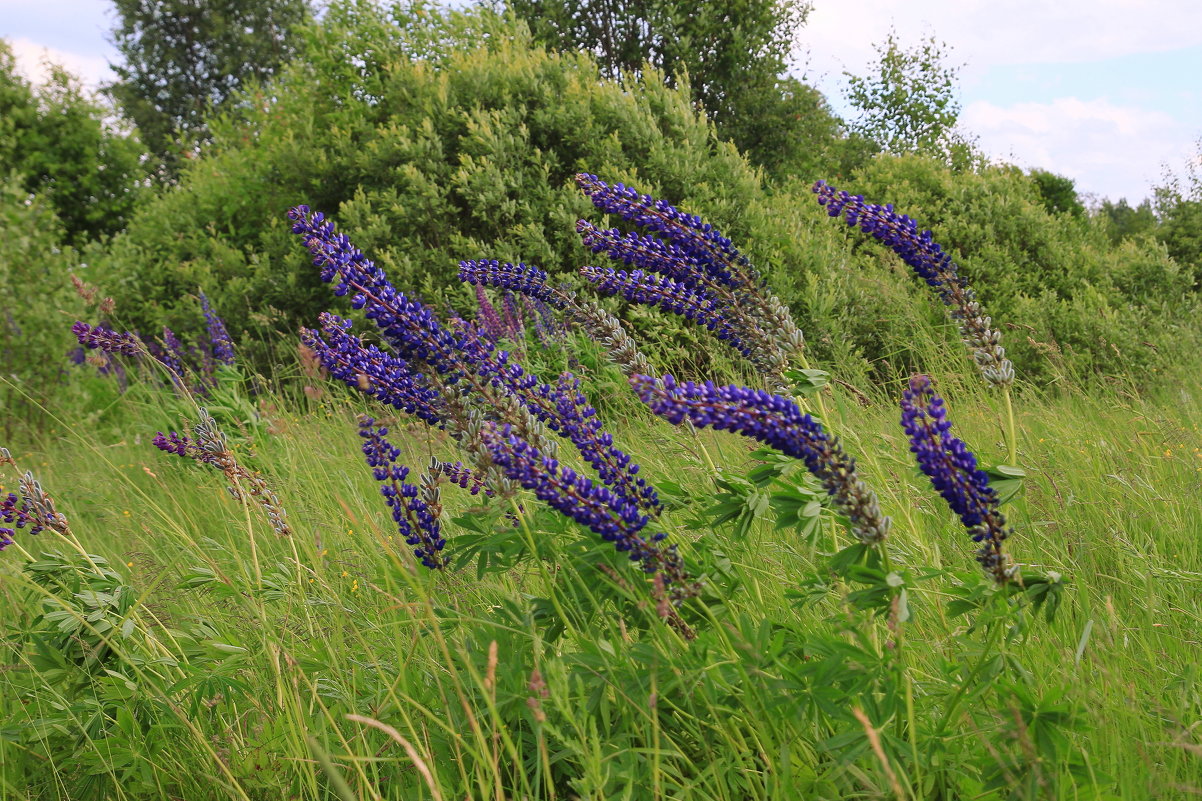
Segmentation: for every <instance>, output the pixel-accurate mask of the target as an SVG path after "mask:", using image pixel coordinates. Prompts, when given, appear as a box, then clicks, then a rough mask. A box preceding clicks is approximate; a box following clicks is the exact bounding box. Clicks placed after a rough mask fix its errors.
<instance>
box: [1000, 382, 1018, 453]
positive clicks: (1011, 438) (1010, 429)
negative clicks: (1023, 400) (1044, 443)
mask: <svg viewBox="0 0 1202 801" xmlns="http://www.w3.org/2000/svg"><path fill="white" fill-rule="evenodd" d="M1002 397H1003V398H1005V399H1006V426H1007V429H1006V444H1007V445H1008V446H1009V448H1010V461H1009V462H1008V464H1010V465H1012V466H1014V467H1018V434H1017V433H1016V431H1015V426H1014V404H1013V403H1012V402H1011V401H1010V387H1006V389H1005V390H1003V393H1002Z"/></svg>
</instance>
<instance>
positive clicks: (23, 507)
mask: <svg viewBox="0 0 1202 801" xmlns="http://www.w3.org/2000/svg"><path fill="white" fill-rule="evenodd" d="M0 521H3V522H5V523H8V524H10V525H11V528H10V527H8V526H3V527H0V551H3V550H4V549H5V548H7V547H8V546H10V545H12V544H13V542H14V540H13V537H14V536H16V533H17V532H16V529H21V528H25V527H26V526H28V527H29V533H30V534H40V533H41V532H42V529H43V528H44V526H40V525H38V521H37V520H36V518H34V517H33V515H32V512H31V509H30V506H29V503H28V501H24V500H22V499H21V498H19V497H18V496H17V494H16V493H13V492H10V493H8V495H6V496H5V497H4V500H2V501H0Z"/></svg>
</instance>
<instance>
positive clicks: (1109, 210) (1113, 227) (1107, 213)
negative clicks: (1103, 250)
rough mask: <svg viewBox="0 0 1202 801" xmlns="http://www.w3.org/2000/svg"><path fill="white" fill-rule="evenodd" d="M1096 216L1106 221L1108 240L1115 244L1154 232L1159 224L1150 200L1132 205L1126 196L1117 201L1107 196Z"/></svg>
mask: <svg viewBox="0 0 1202 801" xmlns="http://www.w3.org/2000/svg"><path fill="white" fill-rule="evenodd" d="M1097 216H1099V217H1101V218H1102V219H1104V220H1106V221H1107V223H1108V226H1109V227H1108V232H1109V234H1110V241H1111V242H1113V243H1114V244H1116V245H1117V244H1118V243H1119V242H1122V241H1123V240H1124V239H1135V238H1139V237H1141V236H1145V235H1148V234H1153V233H1156V232H1157V226H1158V224H1159V223H1158V220H1157V219H1156V213H1155V212H1154V211H1152V201H1150V200H1145V201H1143V202H1142V203H1140V204H1139V205H1138V206H1135V207H1132V206H1131V205H1130V204H1128V203H1127V199H1126V198H1119V200H1118V202H1117V203H1115V202H1111V200H1110V199H1109V198H1107V199H1106V200H1103V201H1102V205H1101V207H1100V208H1099V209H1098V212H1097Z"/></svg>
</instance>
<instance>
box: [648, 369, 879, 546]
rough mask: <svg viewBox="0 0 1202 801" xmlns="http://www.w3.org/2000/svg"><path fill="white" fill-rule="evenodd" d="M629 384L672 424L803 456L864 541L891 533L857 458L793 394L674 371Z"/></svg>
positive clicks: (858, 536)
mask: <svg viewBox="0 0 1202 801" xmlns="http://www.w3.org/2000/svg"><path fill="white" fill-rule="evenodd" d="M631 385H632V386H633V387H634V390H635V392H636V393H637V394H638V396H639V398H641V399H642V401H643V403H646V404H647V405H648V406H649V407H650V408H651V411H653V412H655V413H656V414H657V415H659V416H660V417H663V418H664V419H666V420H667V421H668V422H670V423H672V424H674V425H679V424H680V423H682V422H684V421H685V420H688V421H689V422H691V423H692V424H693V425H695V426H697V427H698V428H705V427H707V426H708V427H712V428H715V429H717V430H719V431H723V430H728V431H735V432H737V433H739V434H742V435H743V436H745V437H750V438H752V439H755V440H759V441H760V442H763V443H765V444H766V445H771V446H772V447H774V448H776V449H777V450H779V451H780V452H781V453H784V454H786V455H788V456H792V457H793V458H794V459H800V460H802V461H803V462H804V463H805V466H806V469H808V470H809V471H810V472H811V473H813V474H814V476H816V477H817V478H818V479H819V480H820V481H822V486H823V487H824V488H825V489H826V491H827V494H829V495H830V496H831V497H832V498H834V500H835V503H836V505H837V506H838V508H839V511H841V512H843V513H844V514H845V515H847V517H848V519H849V520H850V521H851V529H852V533H853V534H854V535H855V536H856V538H857V539H858V540H860V542H862V543H865V544H869V545H874V544H877V543H880V542H882V541H883V540H884V539H885V537H886V536H888V534H889V526H890V520H889V518H888V517H885V516H884V515H883V514H882V513H881V509H880V504H879V503H878V502H877V498H876V494H875V493H874V492H873V491H872V490H871V489H869V488H868V486H867V485H866V484H865V483H864V482H863V481H861V480H860V478H859V476H858V475H857V473H856V462H855V460H854V459H853V458H851V457H850V456H848V455H847V453H846V452H845V451H844V450H843V447H842V446H841V445H840V444H839V440H838V439H837V438H836V437H833V436H831V435H829V434H827V433H826V432H825V431H823V429H822V426H821V425H819V424H818V423H817V422H816V421H815V420H814V419H813V418H811V417H810V415H808V414H802V412H801V410H800V409H799V408H798V406H797V404H796V403H794V402H793V401H792V400H790V399H789V398H786V397H783V396H781V395H773V394H771V393H769V392H765V391H764V390H758V389H750V388H748V387H739V386H716V385H715V384H714V383H713V382H712V381H707V382H705V383H704V384H695V383H693V382H691V381H690V382H687V383H684V384H678V383H677V382H676V380H675V379H674V378H673V377H672V376H670V375H666V376H664V377H663V378H662V379H657V378H651V377H649V376H635V377H634V378H633V379H631Z"/></svg>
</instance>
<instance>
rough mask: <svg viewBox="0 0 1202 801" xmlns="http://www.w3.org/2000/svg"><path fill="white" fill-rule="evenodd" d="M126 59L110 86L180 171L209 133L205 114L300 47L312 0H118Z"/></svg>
mask: <svg viewBox="0 0 1202 801" xmlns="http://www.w3.org/2000/svg"><path fill="white" fill-rule="evenodd" d="M115 6H116V11H117V20H116V25H115V27H114V29H113V32H112V36H113V44H114V45H115V46H116V48H117V50H118V51H119V52H120V54H121V57H122V59H123V60H122V62H121V63H119V64H116V65H114V67H113V71H114V72H115V73H116V74H117V77H118V80H117V81H116V82H115V83H113V84H112V85H111V86H109V87H108V90H109V92H110V93H111V94H112V96H113V97H114V98H115V99H116V100H117V101H118V103H119V104H120V105H121V108H122V109H123V110H124V112H125V115H126V116H127V117H128V118H129V119H131V120H133V121H134V123H135V124H136V125H137V126H138V130H139V131H140V132H141V135H142V139H143V141H144V142H145V143H146V146H147V147H149V148H150V150H151V152H153V153H154V154H155V155H156V156H158V157H159V158H160V159H162V160H163V163H164V166H165V167H166V168H167V170H168V172H170V173H174V172H175V171H176V170H177V169H178V168H179V165H180V163H181V161H182V160H183V159H185V158H189V157H191V156H193V155H194V152H193V150H192V149H193V148H194V147H196V146H197V145H198V144H200V143H203V142H204V141H205V140H206V138H207V136H206V127H205V118H206V117H207V116H208V115H209V114H210V113H212V110H213V109H215V108H217V107H219V106H220V105H221V104H222V103H223V102H225V100H226V99H227V98H229V97H230V96H231V95H233V94H235V93H236V92H237V91H238V89H239V88H240V87H241V86H242V85H243V84H245V83H248V82H255V81H263V80H265V79H266V78H268V77H270V76H271V75H272V74H273V73H274V72H275V70H276V69H277V68H278V67H279V66H280V65H281V64H283V63H284V62H285V61H287V60H288V59H289V58H291V57H292V55H293V54H294V53H295V52H296V47H295V36H294V34H293V31H294V29H295V28H296V27H297V26H298V25H300V24H301V23H303V22H304V21H305V19H307V18H308V17H309V15H310V14H311V11H310V6H309V3H308V2H307V0H219V2H206V3H203V4H198V3H195V2H189V0H172V1H171V2H162V0H115Z"/></svg>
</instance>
